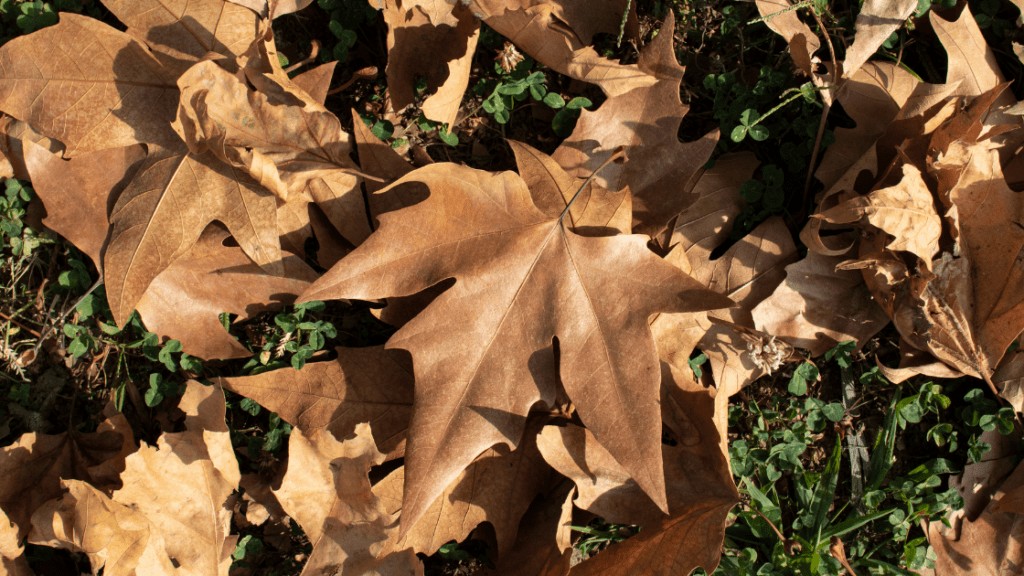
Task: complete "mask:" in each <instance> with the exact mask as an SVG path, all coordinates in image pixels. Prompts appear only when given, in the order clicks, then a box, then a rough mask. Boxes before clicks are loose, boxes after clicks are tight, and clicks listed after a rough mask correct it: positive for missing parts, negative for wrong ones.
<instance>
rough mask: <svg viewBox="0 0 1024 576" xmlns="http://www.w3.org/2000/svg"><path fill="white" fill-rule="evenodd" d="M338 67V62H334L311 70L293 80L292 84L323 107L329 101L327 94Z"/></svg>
mask: <svg viewBox="0 0 1024 576" xmlns="http://www.w3.org/2000/svg"><path fill="white" fill-rule="evenodd" d="M337 66H338V61H337V60H334V61H331V62H328V63H327V64H321V65H319V66H317V67H316V68H310V69H309V70H306V71H305V72H302V73H300V74H299V75H298V76H296V77H294V78H292V83H293V84H295V86H296V87H297V88H298V89H299V90H302V91H303V92H305V93H306V94H308V95H309V99H310V100H312V101H313V102H316V103H317V104H319V105H321V106H323V105H324V102H326V101H327V93H328V92H330V90H331V79H332V78H333V77H334V69H335V68H336V67H337Z"/></svg>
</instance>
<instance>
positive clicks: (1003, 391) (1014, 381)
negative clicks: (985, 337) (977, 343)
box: [992, 348, 1024, 412]
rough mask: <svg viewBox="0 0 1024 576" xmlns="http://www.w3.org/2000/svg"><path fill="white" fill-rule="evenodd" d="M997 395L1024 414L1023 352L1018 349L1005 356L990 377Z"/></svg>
mask: <svg viewBox="0 0 1024 576" xmlns="http://www.w3.org/2000/svg"><path fill="white" fill-rule="evenodd" d="M992 382H994V383H995V385H996V387H997V388H998V389H999V395H1000V396H1002V397H1003V398H1004V399H1006V401H1007V402H1009V403H1010V406H1013V409H1014V410H1016V411H1017V412H1024V351H1022V350H1021V349H1020V348H1018V349H1017V350H1015V351H1014V352H1013V353H1010V354H1007V355H1006V356H1005V357H1004V358H1003V360H1002V362H1000V363H999V368H998V369H997V370H996V373H995V374H994V375H993V376H992Z"/></svg>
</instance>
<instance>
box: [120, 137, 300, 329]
mask: <svg viewBox="0 0 1024 576" xmlns="http://www.w3.org/2000/svg"><path fill="white" fill-rule="evenodd" d="M276 210H277V206H276V203H275V200H274V196H273V195H271V194H270V193H268V192H266V191H264V190H263V189H261V188H260V187H259V186H258V185H257V184H256V183H255V182H253V181H252V180H251V179H250V178H249V177H248V176H247V175H246V174H244V173H242V172H241V171H239V170H236V169H233V168H231V167H229V166H225V165H224V164H222V163H220V162H219V161H218V160H217V159H216V158H214V157H213V156H212V155H209V154H206V155H202V156H195V155H191V154H185V153H183V152H167V153H158V154H156V155H155V156H151V157H150V158H147V159H146V161H145V162H144V163H143V164H142V166H141V167H139V169H138V172H136V175H135V178H134V179H133V180H132V182H131V183H130V184H129V185H128V187H127V188H126V189H125V191H124V192H123V193H122V194H121V196H120V197H119V198H118V200H117V204H116V205H115V206H114V210H113V212H112V213H111V215H110V224H111V232H110V240H109V244H108V245H107V250H106V253H105V255H104V259H103V268H104V270H105V271H106V273H105V281H106V285H107V298H108V299H109V301H110V309H111V311H112V312H113V315H114V320H115V321H117V324H118V326H122V325H124V323H125V322H127V320H128V317H129V316H130V315H131V312H132V310H134V309H135V307H136V305H137V304H138V302H139V300H140V299H141V298H142V295H143V294H144V293H145V291H146V289H147V288H148V287H149V285H150V284H151V283H152V281H153V280H154V279H155V278H156V277H157V276H159V275H160V273H161V272H163V271H164V270H166V269H167V268H168V267H169V266H170V265H171V264H172V263H173V262H174V261H175V260H177V259H178V258H180V257H181V256H182V255H183V254H185V253H186V252H188V250H189V249H191V248H192V246H193V245H195V243H196V242H197V241H198V240H199V237H200V235H201V234H202V232H203V230H205V229H206V227H207V225H208V224H209V223H210V222H212V221H213V220H218V221H220V222H221V223H223V224H224V225H225V226H227V228H228V230H229V231H230V232H231V235H232V236H233V237H234V238H235V240H237V241H238V244H239V245H240V246H241V248H242V250H243V251H244V252H245V253H246V255H247V256H249V257H250V258H251V259H252V260H253V261H254V262H256V263H257V264H259V265H260V266H261V267H262V268H263V269H264V270H265V271H266V272H268V273H270V274H273V275H277V276H280V275H282V274H283V272H284V266H283V264H282V262H281V249H280V242H279V240H278V237H277V214H276Z"/></svg>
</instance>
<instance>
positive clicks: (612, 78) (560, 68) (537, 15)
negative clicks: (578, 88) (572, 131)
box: [470, 0, 654, 96]
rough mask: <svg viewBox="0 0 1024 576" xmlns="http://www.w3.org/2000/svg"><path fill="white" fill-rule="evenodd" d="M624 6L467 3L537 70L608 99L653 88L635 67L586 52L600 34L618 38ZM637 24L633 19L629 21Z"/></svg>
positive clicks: (557, 1) (552, 1)
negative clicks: (589, 86)
mask: <svg viewBox="0 0 1024 576" xmlns="http://www.w3.org/2000/svg"><path fill="white" fill-rule="evenodd" d="M626 6H627V2H626V0H614V1H611V2H601V3H600V4H595V3H594V2H592V1H590V0H471V2H470V9H471V10H472V11H473V14H476V15H477V16H478V17H480V18H482V19H483V21H484V23H485V24H487V25H488V26H490V27H491V28H493V29H494V30H495V31H496V32H498V33H499V34H501V35H502V36H504V37H506V38H508V39H509V40H511V41H512V43H513V44H515V45H516V46H518V47H519V48H520V49H521V50H522V51H523V52H526V53H527V54H529V55H530V56H532V57H533V58H534V59H536V60H537V61H538V62H540V63H541V64H544V65H545V66H547V67H549V68H551V69H552V70H554V71H555V72H558V73H559V74H564V75H566V76H568V77H570V78H575V79H576V80H582V81H584V82H589V83H591V84H596V85H597V86H599V87H600V88H601V90H603V91H604V93H605V94H606V95H608V96H616V95H619V94H624V93H626V92H629V91H630V90H632V89H634V88H638V87H641V86H646V85H649V84H652V83H653V81H654V78H652V77H650V76H648V75H647V74H644V73H641V72H640V70H639V69H638V68H637V67H636V65H634V64H629V65H624V64H619V63H618V62H614V61H612V60H608V59H607V58H603V57H601V56H600V55H599V54H598V53H597V51H596V50H594V49H593V48H592V47H590V46H589V44H590V41H591V40H592V39H593V36H594V34H596V33H598V32H608V33H617V32H618V28H619V23H620V22H621V20H622V14H623V13H624V12H625V10H626ZM633 22H635V17H634V18H633Z"/></svg>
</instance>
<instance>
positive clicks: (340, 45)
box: [317, 0, 377, 63]
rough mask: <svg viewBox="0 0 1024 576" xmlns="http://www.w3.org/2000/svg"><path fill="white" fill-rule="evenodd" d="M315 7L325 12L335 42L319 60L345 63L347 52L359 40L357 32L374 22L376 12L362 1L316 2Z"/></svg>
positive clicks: (331, 0)
mask: <svg viewBox="0 0 1024 576" xmlns="http://www.w3.org/2000/svg"><path fill="white" fill-rule="evenodd" d="M317 5H319V6H320V8H323V10H324V11H325V12H327V15H328V21H327V27H328V29H329V30H330V31H331V35H332V36H333V37H334V40H335V42H334V45H333V46H327V47H326V48H327V50H325V51H324V52H323V53H322V54H321V56H320V58H321V60H322V61H324V62H330V61H332V60H337V61H338V62H342V63H344V62H347V61H348V58H349V51H350V50H351V49H352V48H353V47H354V46H355V45H356V41H357V40H358V39H359V30H360V29H361V28H362V27H364V26H367V25H369V24H371V23H373V22H375V21H376V19H377V11H376V10H374V9H373V7H372V6H370V3H369V2H365V1H362V0H317Z"/></svg>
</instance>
